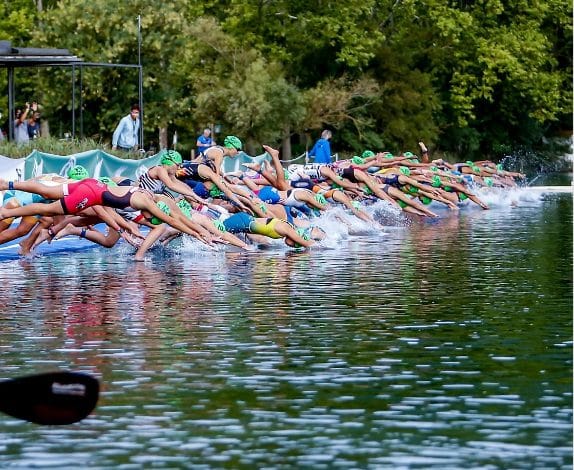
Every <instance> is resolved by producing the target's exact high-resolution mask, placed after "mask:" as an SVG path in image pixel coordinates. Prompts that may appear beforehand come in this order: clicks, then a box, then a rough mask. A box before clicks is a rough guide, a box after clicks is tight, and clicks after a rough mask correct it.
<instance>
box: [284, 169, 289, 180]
mask: <svg viewBox="0 0 574 470" xmlns="http://www.w3.org/2000/svg"><path fill="white" fill-rule="evenodd" d="M283 174H284V175H285V179H286V180H288V179H289V172H288V171H287V170H286V169H285V168H283Z"/></svg>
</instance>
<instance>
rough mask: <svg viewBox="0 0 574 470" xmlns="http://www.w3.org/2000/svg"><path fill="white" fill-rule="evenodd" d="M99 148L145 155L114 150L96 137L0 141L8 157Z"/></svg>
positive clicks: (126, 155)
mask: <svg viewBox="0 0 574 470" xmlns="http://www.w3.org/2000/svg"><path fill="white" fill-rule="evenodd" d="M98 149H99V150H103V151H104V152H106V153H109V154H110V155H114V156H116V157H118V158H129V159H132V160H137V159H140V158H143V157H144V155H142V154H140V153H139V152H129V153H126V152H118V151H115V150H112V149H111V147H110V146H109V145H108V144H105V143H103V142H100V141H97V140H94V139H81V140H79V139H67V140H66V139H56V138H54V137H40V138H39V139H34V140H31V141H30V142H29V143H28V144H26V145H17V144H15V143H14V142H8V141H7V140H3V141H0V155H2V156H4V157H8V158H25V157H27V156H28V155H30V153H32V151H33V150H38V151H40V152H44V153H51V154H53V155H63V156H66V155H72V154H75V153H81V152H87V151H89V150H98Z"/></svg>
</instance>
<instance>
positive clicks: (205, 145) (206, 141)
mask: <svg viewBox="0 0 574 470" xmlns="http://www.w3.org/2000/svg"><path fill="white" fill-rule="evenodd" d="M196 145H197V154H198V156H199V155H204V154H205V151H206V150H208V149H209V147H213V146H214V145H215V140H213V139H212V138H211V129H209V128H208V127H206V128H205V129H203V134H201V135H200V136H199V137H198V138H197V142H196Z"/></svg>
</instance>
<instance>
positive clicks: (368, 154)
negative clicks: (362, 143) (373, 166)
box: [361, 150, 375, 158]
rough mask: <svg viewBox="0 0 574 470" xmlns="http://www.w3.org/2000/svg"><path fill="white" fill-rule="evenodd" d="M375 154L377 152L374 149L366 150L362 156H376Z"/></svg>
mask: <svg viewBox="0 0 574 470" xmlns="http://www.w3.org/2000/svg"><path fill="white" fill-rule="evenodd" d="M374 156H375V152H373V151H372V150H365V151H364V152H363V153H362V154H361V157H362V158H369V157H374Z"/></svg>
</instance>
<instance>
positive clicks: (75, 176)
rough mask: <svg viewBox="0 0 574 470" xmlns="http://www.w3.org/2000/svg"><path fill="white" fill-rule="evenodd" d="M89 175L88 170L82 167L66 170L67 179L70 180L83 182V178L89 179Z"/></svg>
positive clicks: (77, 166)
mask: <svg viewBox="0 0 574 470" xmlns="http://www.w3.org/2000/svg"><path fill="white" fill-rule="evenodd" d="M89 177H90V174H89V173H88V170H86V169H85V168H84V167H83V166H82V165H76V166H73V167H72V168H70V169H69V170H68V178H70V179H72V180H77V181H80V180H83V179H85V178H89Z"/></svg>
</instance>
